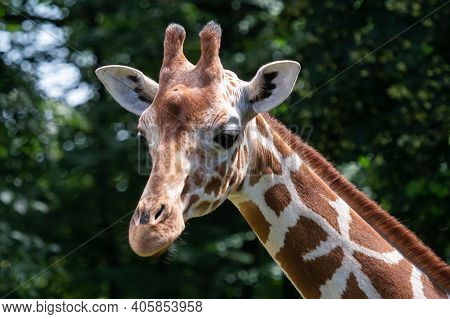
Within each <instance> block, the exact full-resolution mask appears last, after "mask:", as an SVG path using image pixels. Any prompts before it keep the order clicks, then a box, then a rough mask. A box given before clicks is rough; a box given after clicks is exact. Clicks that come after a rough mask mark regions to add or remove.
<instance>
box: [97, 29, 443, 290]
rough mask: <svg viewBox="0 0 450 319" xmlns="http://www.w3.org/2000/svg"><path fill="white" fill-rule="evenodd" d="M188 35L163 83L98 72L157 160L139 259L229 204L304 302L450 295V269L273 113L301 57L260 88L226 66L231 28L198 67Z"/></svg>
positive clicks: (267, 76) (169, 41)
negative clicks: (225, 42)
mask: <svg viewBox="0 0 450 319" xmlns="http://www.w3.org/2000/svg"><path fill="white" fill-rule="evenodd" d="M185 37H186V33H185V31H184V29H183V27H182V26H180V25H178V24H170V25H169V26H168V27H167V29H166V33H165V38H164V56H163V62H162V66H161V70H160V74H159V83H157V82H155V81H154V80H152V79H150V78H148V77H147V76H145V75H144V74H143V73H142V72H141V71H139V70H136V69H134V68H130V67H126V66H120V65H108V66H104V67H100V68H99V69H97V70H96V74H97V76H98V77H99V79H100V80H101V82H102V83H103V84H104V85H105V87H106V89H107V90H108V92H109V93H110V94H111V95H112V97H113V98H114V99H115V100H116V101H117V102H118V103H119V104H120V105H121V106H122V107H124V108H125V109H126V110H128V111H130V112H132V113H134V114H136V115H138V116H139V121H138V126H137V129H138V131H139V134H140V135H141V136H142V137H143V138H145V140H146V141H147V144H148V148H149V152H150V155H151V157H152V159H153V164H152V170H151V173H150V176H149V179H148V182H147V184H146V186H145V188H144V191H143V193H142V195H141V198H140V200H139V203H138V205H137V208H136V210H135V212H134V214H133V217H132V218H131V221H130V226H129V242H130V246H131V248H132V249H133V251H134V252H135V253H137V254H138V255H140V256H151V255H158V254H160V253H161V252H163V251H165V250H167V249H168V248H169V247H170V245H171V244H172V243H173V242H174V240H175V239H176V238H177V237H178V236H180V234H181V233H182V232H183V230H184V228H185V222H186V221H187V220H189V219H191V218H194V217H200V216H204V215H206V214H208V213H210V212H212V211H213V210H215V209H216V208H217V207H218V206H219V205H220V204H221V203H222V202H223V201H224V200H225V199H226V198H228V199H230V200H231V201H232V202H233V203H234V204H235V206H236V207H237V208H238V209H239V211H240V212H241V214H242V215H243V217H244V218H245V220H246V221H247V222H248V224H249V225H250V227H251V228H252V229H253V231H254V232H255V233H256V235H257V237H258V239H259V240H260V241H261V243H262V245H263V246H264V247H265V248H266V250H267V251H268V253H269V254H270V255H271V256H272V258H273V259H274V260H275V262H276V263H277V264H278V265H279V266H280V268H281V269H282V270H283V272H284V273H285V274H286V276H287V277H288V278H289V280H290V281H291V282H292V284H293V285H294V286H295V287H296V288H297V290H298V291H299V293H300V294H301V296H302V297H305V298H448V296H449V292H450V267H449V266H448V265H447V264H446V263H445V262H443V261H442V260H441V259H439V257H437V256H436V255H435V254H434V253H433V252H432V251H431V250H430V249H429V248H428V247H426V246H425V245H424V244H422V243H421V242H420V240H419V239H418V238H417V237H416V236H415V235H414V234H413V233H412V232H411V231H409V230H408V229H406V228H405V227H404V226H403V225H401V224H400V223H399V222H398V221H397V220H395V219H394V218H393V217H392V216H390V215H389V214H388V213H387V212H385V211H384V210H382V209H381V208H380V207H379V206H378V205H377V204H376V203H375V202H373V201H372V200H370V199H369V198H367V197H366V196H365V195H364V194H363V193H362V192H360V191H359V190H357V189H356V188H355V187H354V186H353V185H352V184H351V183H350V182H349V181H347V180H346V179H345V178H344V177H343V176H342V175H341V174H340V173H339V172H338V171H337V170H336V169H335V168H334V167H333V166H332V165H331V164H330V163H329V162H327V161H326V160H325V159H324V158H323V157H322V156H321V155H320V154H319V153H318V152H317V151H315V150H314V149H313V148H312V147H310V146H309V145H307V144H306V143H305V142H304V141H302V140H301V139H300V138H299V137H297V136H295V135H294V134H292V133H291V132H290V131H289V130H288V129H287V128H286V127H284V126H283V125H282V124H281V123H279V122H278V121H277V120H275V119H274V118H272V117H271V116H270V115H268V114H267V112H269V111H270V110H272V109H274V108H275V107H276V106H278V105H279V104H281V103H282V102H283V101H284V100H285V99H286V98H287V97H288V96H289V95H290V93H291V91H292V90H293V87H294V85H295V83H296V80H297V77H298V74H299V72H300V64H299V63H297V62H294V61H276V62H272V63H269V64H266V65H264V66H262V67H261V68H260V69H259V70H258V72H257V73H256V75H255V76H254V77H253V79H252V80H250V81H248V82H247V81H243V80H240V79H239V78H238V77H237V76H236V74H235V73H233V72H231V71H229V70H225V69H224V68H223V66H222V64H221V61H220V58H219V48H220V41H221V28H220V26H219V25H218V24H216V23H215V22H209V23H208V24H207V25H206V26H205V27H204V28H203V29H202V31H201V32H200V42H201V56H200V59H199V61H198V62H197V64H196V65H193V64H192V63H190V62H189V61H188V60H187V59H186V57H185V56H184V53H183V42H184V40H185Z"/></svg>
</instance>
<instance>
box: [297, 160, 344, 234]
mask: <svg viewBox="0 0 450 319" xmlns="http://www.w3.org/2000/svg"><path fill="white" fill-rule="evenodd" d="M291 179H292V182H293V183H294V185H295V188H296V189H297V193H298V195H299V196H300V199H301V201H302V202H303V203H304V204H305V205H306V206H307V207H308V208H309V209H311V210H312V211H313V212H314V213H316V214H319V215H320V216H322V217H323V218H325V219H326V220H327V221H328V223H329V224H330V225H331V226H332V227H333V228H334V229H336V231H338V232H340V230H339V224H338V220H337V216H338V214H337V212H336V211H335V210H334V208H333V207H331V206H330V204H329V203H328V200H331V201H335V200H336V199H337V197H336V195H335V194H334V193H333V192H332V191H331V189H330V188H329V187H328V186H327V185H326V184H325V183H324V182H322V180H321V179H320V178H319V177H318V176H317V175H316V174H315V173H314V172H313V171H312V170H311V169H310V168H309V167H308V166H307V165H305V164H302V165H301V166H300V169H299V170H298V171H297V172H291Z"/></svg>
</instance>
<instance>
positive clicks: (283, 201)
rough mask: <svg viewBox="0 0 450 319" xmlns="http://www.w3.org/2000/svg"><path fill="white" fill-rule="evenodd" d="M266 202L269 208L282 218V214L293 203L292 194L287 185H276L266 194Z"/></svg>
mask: <svg viewBox="0 0 450 319" xmlns="http://www.w3.org/2000/svg"><path fill="white" fill-rule="evenodd" d="M264 200H265V202H266V204H267V206H269V207H270V208H271V209H272V210H273V211H274V212H275V213H276V214H277V216H280V215H281V212H282V211H283V210H284V209H285V208H286V207H287V206H288V205H289V203H290V202H291V194H290V193H289V190H288V189H287V187H286V185H284V184H275V185H273V186H272V187H270V188H269V189H268V190H267V191H266V192H265V193H264Z"/></svg>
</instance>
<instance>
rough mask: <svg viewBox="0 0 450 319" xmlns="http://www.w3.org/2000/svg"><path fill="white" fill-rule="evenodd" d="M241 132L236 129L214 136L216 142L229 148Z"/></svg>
mask: <svg viewBox="0 0 450 319" xmlns="http://www.w3.org/2000/svg"><path fill="white" fill-rule="evenodd" d="M238 137H239V133H238V132H235V131H223V132H221V133H219V134H217V135H216V136H215V137H214V142H216V143H218V144H220V145H221V146H222V147H223V148H225V149H228V148H230V147H231V146H233V144H234V143H235V142H236V141H237V139H238Z"/></svg>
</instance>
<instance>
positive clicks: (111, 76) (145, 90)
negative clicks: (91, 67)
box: [95, 65, 158, 115]
mask: <svg viewBox="0 0 450 319" xmlns="http://www.w3.org/2000/svg"><path fill="white" fill-rule="evenodd" d="M95 74H96V75H97V77H98V78H99V79H100V81H102V83H103V84H104V85H105V87H106V89H107V90H108V92H109V93H110V94H111V95H112V97H113V98H114V99H115V100H116V101H117V102H118V103H119V104H120V105H121V106H122V107H123V108H125V109H126V110H128V111H130V112H132V113H134V114H136V115H141V114H142V112H144V111H145V109H146V108H148V107H149V106H150V104H151V103H152V102H153V99H154V98H155V95H156V92H157V91H158V83H156V82H155V81H153V80H151V79H149V78H148V77H146V76H145V75H144V74H143V73H142V72H141V71H139V70H136V69H133V68H130V67H127V66H123V65H107V66H103V67H101V68H98V69H97V70H95Z"/></svg>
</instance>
